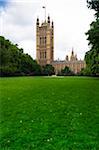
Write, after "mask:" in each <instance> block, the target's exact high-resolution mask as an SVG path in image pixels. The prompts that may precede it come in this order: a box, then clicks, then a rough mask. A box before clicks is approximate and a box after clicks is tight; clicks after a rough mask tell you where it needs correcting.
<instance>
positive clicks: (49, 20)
mask: <svg viewBox="0 0 99 150" xmlns="http://www.w3.org/2000/svg"><path fill="white" fill-rule="evenodd" d="M47 22H48V24H50V16H48V20H47Z"/></svg>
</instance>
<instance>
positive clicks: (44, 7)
mask: <svg viewBox="0 0 99 150" xmlns="http://www.w3.org/2000/svg"><path fill="white" fill-rule="evenodd" d="M42 8H43V9H45V21H46V6H43V7H42Z"/></svg>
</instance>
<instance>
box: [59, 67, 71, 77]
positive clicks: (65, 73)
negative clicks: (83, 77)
mask: <svg viewBox="0 0 99 150" xmlns="http://www.w3.org/2000/svg"><path fill="white" fill-rule="evenodd" d="M60 75H63V76H67V75H73V72H72V71H71V70H70V68H69V67H68V66H66V67H65V68H64V69H62V70H61V73H60Z"/></svg>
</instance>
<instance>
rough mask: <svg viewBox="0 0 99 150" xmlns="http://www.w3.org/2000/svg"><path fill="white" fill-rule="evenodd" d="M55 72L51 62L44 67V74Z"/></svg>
mask: <svg viewBox="0 0 99 150" xmlns="http://www.w3.org/2000/svg"><path fill="white" fill-rule="evenodd" d="M53 74H55V71H54V67H53V66H52V65H50V64H47V65H46V66H43V67H42V75H48V76H49V75H53Z"/></svg>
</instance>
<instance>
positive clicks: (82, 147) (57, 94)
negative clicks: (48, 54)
mask: <svg viewBox="0 0 99 150" xmlns="http://www.w3.org/2000/svg"><path fill="white" fill-rule="evenodd" d="M98 140H99V79H98V78H89V77H64V78H61V77H58V78H55V77H54V78H49V77H48V78H47V77H18V78H17V77H14V78H1V79H0V150H98V149H99V143H98Z"/></svg>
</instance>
